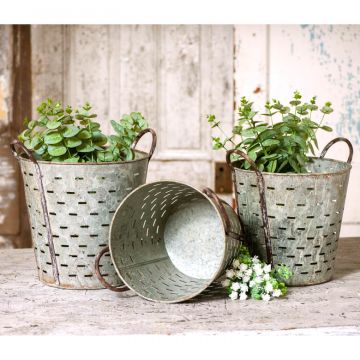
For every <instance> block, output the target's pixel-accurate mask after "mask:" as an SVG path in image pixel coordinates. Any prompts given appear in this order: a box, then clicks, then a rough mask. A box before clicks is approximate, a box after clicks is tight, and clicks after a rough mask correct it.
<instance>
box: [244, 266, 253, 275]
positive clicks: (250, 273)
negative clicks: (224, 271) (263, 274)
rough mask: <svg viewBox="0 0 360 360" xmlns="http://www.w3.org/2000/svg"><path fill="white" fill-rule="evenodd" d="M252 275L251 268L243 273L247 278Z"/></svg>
mask: <svg viewBox="0 0 360 360" xmlns="http://www.w3.org/2000/svg"><path fill="white" fill-rule="evenodd" d="M252 273H253V271H252V269H251V268H249V269H247V270H246V271H245V274H246V275H247V276H251V275H252Z"/></svg>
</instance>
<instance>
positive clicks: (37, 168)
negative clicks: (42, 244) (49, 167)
mask: <svg viewBox="0 0 360 360" xmlns="http://www.w3.org/2000/svg"><path fill="white" fill-rule="evenodd" d="M17 148H20V149H21V150H22V152H24V153H25V154H26V155H27V156H28V157H29V160H30V161H31V162H32V163H33V164H34V166H35V171H36V181H37V183H38V187H39V190H40V200H41V208H42V211H43V216H44V222H45V227H46V234H47V240H48V244H49V252H50V258H51V265H52V270H53V276H54V279H55V280H56V282H57V284H58V285H60V276H59V268H58V264H57V261H56V254H55V246H54V241H53V235H52V232H51V227H50V218H49V213H48V210H47V202H46V197H45V191H44V185H43V182H42V174H41V169H40V166H39V163H38V162H37V160H36V159H35V157H34V155H33V153H32V152H31V151H30V150H29V149H27V148H26V146H25V145H24V144H23V143H22V142H21V141H19V140H13V141H12V142H11V143H10V149H11V151H12V153H13V155H14V156H15V158H16V159H17V160H18V161H19V160H20V155H21V154H22V153H19V152H18V151H17Z"/></svg>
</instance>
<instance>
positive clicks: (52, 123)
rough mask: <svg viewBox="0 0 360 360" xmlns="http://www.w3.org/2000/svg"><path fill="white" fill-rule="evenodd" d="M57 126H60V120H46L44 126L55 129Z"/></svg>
mask: <svg viewBox="0 0 360 360" xmlns="http://www.w3.org/2000/svg"><path fill="white" fill-rule="evenodd" d="M59 126H61V122H59V121H48V122H47V124H46V127H47V128H48V129H51V130H53V129H57V128H58V127H59Z"/></svg>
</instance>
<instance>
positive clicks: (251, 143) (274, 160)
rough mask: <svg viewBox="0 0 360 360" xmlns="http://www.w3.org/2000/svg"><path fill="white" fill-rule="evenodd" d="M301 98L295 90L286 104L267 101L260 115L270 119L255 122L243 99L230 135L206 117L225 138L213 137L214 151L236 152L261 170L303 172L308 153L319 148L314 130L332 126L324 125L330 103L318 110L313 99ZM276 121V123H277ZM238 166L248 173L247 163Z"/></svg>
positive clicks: (241, 162)
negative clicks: (238, 151) (318, 117)
mask: <svg viewBox="0 0 360 360" xmlns="http://www.w3.org/2000/svg"><path fill="white" fill-rule="evenodd" d="M301 99H302V96H301V94H300V93H299V92H298V91H295V92H294V96H293V99H292V100H291V101H290V102H289V105H283V104H281V103H280V101H279V100H276V99H273V100H272V102H269V101H268V102H266V104H265V112H264V113H263V114H261V115H262V116H266V117H267V118H268V119H269V122H266V121H263V120H259V119H257V115H258V112H257V111H255V110H254V108H253V103H252V102H249V101H248V100H247V99H246V98H245V97H243V98H242V99H241V102H240V106H239V108H238V115H239V118H238V119H237V121H236V122H235V126H234V128H233V131H232V134H231V136H227V135H226V134H225V132H224V131H223V129H222V127H221V124H220V121H218V120H217V119H216V117H215V115H212V114H211V115H208V116H207V119H208V122H209V124H210V125H211V127H212V128H218V129H219V130H220V132H221V133H222V134H223V135H224V138H222V139H221V138H220V137H213V138H212V139H213V148H214V149H215V150H218V149H225V150H229V149H230V148H235V149H239V150H241V151H243V152H245V153H246V154H247V155H248V156H249V157H250V158H251V159H252V160H253V161H254V162H255V164H256V166H257V167H258V169H259V170H260V171H267V172H272V173H275V172H276V173H284V172H296V173H302V172H306V163H307V162H309V161H310V160H311V159H310V157H309V156H308V154H309V153H310V152H311V154H312V155H315V151H314V148H318V142H317V139H316V132H317V130H318V129H322V130H325V131H332V128H331V127H329V126H326V125H323V121H324V117H325V115H327V114H330V113H332V112H333V109H332V107H331V103H330V102H326V103H325V105H324V106H322V107H321V108H320V109H319V107H318V105H317V104H316V97H315V96H314V97H313V98H312V99H311V100H310V101H309V102H302V101H301ZM318 110H319V111H320V112H321V113H322V117H321V119H320V121H319V122H316V121H315V120H313V116H314V114H315V113H316V112H317V111H318ZM277 118H279V121H276V120H277ZM234 156H235V155H234ZM239 167H240V168H243V169H246V170H247V169H249V168H250V164H249V163H248V162H247V161H243V160H242V161H240V162H239Z"/></svg>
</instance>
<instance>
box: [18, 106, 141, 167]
mask: <svg viewBox="0 0 360 360" xmlns="http://www.w3.org/2000/svg"><path fill="white" fill-rule="evenodd" d="M91 109H92V107H91V105H90V104H89V103H86V104H85V105H84V106H82V107H81V108H80V109H77V110H73V109H72V107H71V106H66V107H65V108H63V107H62V105H61V103H60V102H54V101H53V100H51V99H48V100H47V101H44V102H42V103H41V104H40V106H39V107H38V108H37V112H38V114H39V117H38V119H36V120H31V121H29V120H27V119H26V120H25V122H24V125H25V126H26V129H25V130H24V131H23V132H22V133H21V134H20V135H19V136H18V139H19V140H20V141H22V142H23V143H24V145H25V146H26V148H27V149H29V150H32V151H33V152H34V154H35V157H36V158H37V159H39V160H45V161H56V162H59V161H60V162H105V161H122V160H132V159H134V152H133V151H132V149H131V144H132V143H133V142H134V140H135V138H136V136H137V135H138V134H139V132H140V131H141V130H143V129H145V128H147V127H148V124H147V121H146V120H145V119H144V117H143V116H142V114H141V113H139V112H132V113H131V114H129V115H128V114H126V115H123V117H122V119H121V120H120V121H114V120H111V125H112V127H113V128H114V130H115V132H116V135H110V136H106V135H104V134H103V133H102V131H101V129H100V124H99V123H98V122H96V121H95V118H96V117H97V115H96V114H94V113H92V112H91Z"/></svg>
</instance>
